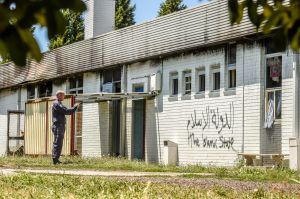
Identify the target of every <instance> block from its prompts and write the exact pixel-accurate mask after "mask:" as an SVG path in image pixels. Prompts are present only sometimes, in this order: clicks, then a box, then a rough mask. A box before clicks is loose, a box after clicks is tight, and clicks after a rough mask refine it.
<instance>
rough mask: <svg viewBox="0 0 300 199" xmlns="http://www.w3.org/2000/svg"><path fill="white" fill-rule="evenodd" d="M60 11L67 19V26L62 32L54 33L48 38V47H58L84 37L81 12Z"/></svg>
mask: <svg viewBox="0 0 300 199" xmlns="http://www.w3.org/2000/svg"><path fill="white" fill-rule="evenodd" d="M61 12H62V14H63V16H64V19H65V20H66V21H67V26H66V29H65V32H64V34H62V35H56V36H55V37H54V38H52V39H51V40H50V43H49V49H54V48H58V47H61V46H64V45H68V44H71V43H74V42H76V41H81V40H83V39H84V20H83V17H82V14H81V13H80V12H73V11H71V10H62V11H61Z"/></svg>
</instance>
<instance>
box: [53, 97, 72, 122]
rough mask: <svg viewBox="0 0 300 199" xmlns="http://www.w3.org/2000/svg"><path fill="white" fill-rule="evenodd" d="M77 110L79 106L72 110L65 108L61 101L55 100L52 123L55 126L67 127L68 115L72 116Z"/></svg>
mask: <svg viewBox="0 0 300 199" xmlns="http://www.w3.org/2000/svg"><path fill="white" fill-rule="evenodd" d="M76 110H77V106H74V107H72V108H70V109H68V108H67V107H65V106H64V105H63V104H62V103H61V102H60V101H58V100H55V101H54V102H53V105H52V122H53V125H59V124H60V125H65V124H66V115H71V114H72V113H74V112H75V111H76Z"/></svg>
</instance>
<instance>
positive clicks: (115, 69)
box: [100, 67, 122, 93]
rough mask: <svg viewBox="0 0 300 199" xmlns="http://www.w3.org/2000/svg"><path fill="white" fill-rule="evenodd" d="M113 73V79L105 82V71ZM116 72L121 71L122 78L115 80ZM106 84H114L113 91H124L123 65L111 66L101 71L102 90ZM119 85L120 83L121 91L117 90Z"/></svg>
mask: <svg viewBox="0 0 300 199" xmlns="http://www.w3.org/2000/svg"><path fill="white" fill-rule="evenodd" d="M106 72H107V73H111V81H107V82H104V76H105V73H106ZM116 72H118V73H120V79H117V80H115V79H116V78H115V77H116ZM104 84H112V91H111V93H121V92H122V68H121V67H115V68H110V69H106V70H103V71H102V72H101V87H100V88H101V92H103V85H104ZM117 85H120V88H119V89H120V91H119V92H116V90H117V87H118V86H117Z"/></svg>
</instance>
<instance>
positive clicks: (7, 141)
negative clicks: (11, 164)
mask: <svg viewBox="0 0 300 199" xmlns="http://www.w3.org/2000/svg"><path fill="white" fill-rule="evenodd" d="M9 124H10V112H9V111H7V139H6V155H9Z"/></svg>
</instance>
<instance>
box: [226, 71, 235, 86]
mask: <svg viewBox="0 0 300 199" xmlns="http://www.w3.org/2000/svg"><path fill="white" fill-rule="evenodd" d="M228 76H229V77H228V81H229V82H228V84H229V85H228V87H229V88H235V87H236V70H235V69H232V70H229V71H228Z"/></svg>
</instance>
